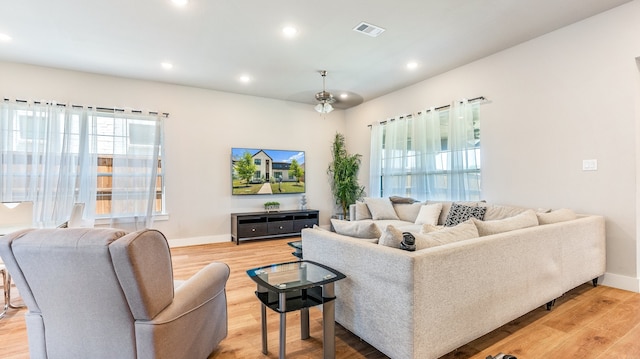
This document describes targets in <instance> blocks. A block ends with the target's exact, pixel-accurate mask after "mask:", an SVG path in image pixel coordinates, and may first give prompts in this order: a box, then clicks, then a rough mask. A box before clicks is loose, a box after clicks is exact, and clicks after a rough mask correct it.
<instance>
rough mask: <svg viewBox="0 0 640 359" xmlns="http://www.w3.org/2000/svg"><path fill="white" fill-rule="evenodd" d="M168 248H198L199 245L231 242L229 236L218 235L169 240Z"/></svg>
mask: <svg viewBox="0 0 640 359" xmlns="http://www.w3.org/2000/svg"><path fill="white" fill-rule="evenodd" d="M168 242H169V247H170V248H176V247H187V246H198V245H201V244H211V243H225V242H231V234H219V235H215V236H201V237H189V238H175V239H169V240H168Z"/></svg>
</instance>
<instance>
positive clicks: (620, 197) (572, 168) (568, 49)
mask: <svg viewBox="0 0 640 359" xmlns="http://www.w3.org/2000/svg"><path fill="white" fill-rule="evenodd" d="M638 19H640V1H634V2H632V3H629V4H627V5H624V6H621V7H619V8H616V9H613V10H612V11H609V12H606V13H603V14H601V15H598V16H595V17H592V18H590V19H587V20H585V21H582V22H579V23H576V24H573V25H571V26H568V27H565V28H563V29H560V30H558V31H555V32H552V33H550V34H547V35H546V36H542V37H540V38H537V39H534V40H532V41H529V42H527V43H524V44H521V45H518V46H515V47H513V48H511V49H508V50H506V51H502V52H500V53H497V54H495V55H493V56H489V57H487V58H484V59H482V60H479V61H476V62H474V63H471V64H468V65H466V66H463V67H460V68H458V69H455V70H453V71H450V72H448V73H445V74H443V75H441V76H437V77H435V78H432V79H429V80H426V81H424V82H421V83H419V84H416V85H414V86H411V87H408V88H405V89H402V90H399V91H397V92H394V93H392V94H389V95H386V96H383V97H380V98H377V99H375V100H373V101H369V102H366V103H364V104H362V105H360V106H358V107H357V108H354V109H351V110H348V111H347V113H346V126H347V133H349V134H350V135H351V137H352V141H351V142H350V150H351V151H354V152H358V153H362V154H365V159H366V158H368V154H369V138H368V135H369V131H368V130H367V127H366V126H367V125H368V124H370V123H372V122H374V121H381V120H384V119H386V118H389V117H394V116H396V115H400V114H404V113H408V112H415V111H418V110H421V109H424V108H427V107H429V106H432V105H433V106H438V105H443V104H448V103H450V102H451V101H452V100H454V99H460V98H464V97H466V98H472V97H476V96H485V97H486V98H488V99H489V100H490V103H488V104H485V105H483V106H482V107H481V137H482V143H481V146H482V156H483V157H482V166H483V168H482V176H483V177H482V180H483V196H484V198H485V199H486V200H487V201H489V202H493V203H502V204H513V205H523V206H530V207H551V208H559V207H568V208H572V209H574V210H576V211H578V212H582V213H594V214H602V215H604V216H605V217H606V224H607V276H605V283H608V284H610V285H614V286H618V287H622V288H627V289H630V290H634V291H639V290H640V284H639V281H638V277H639V275H638V273H639V271H640V269H639V268H640V264H639V263H638V262H639V259H638V257H639V255H638V253H640V250H638V247H639V245H638V230H637V226H638V224H637V222H638V221H637V220H636V217H637V213H638V212H637V206H638V205H637V203H638V198H637V196H638V195H637V192H638V191H637V189H638V183H637V176H636V174H637V172H638V155H637V153H638V150H637V148H638V144H637V138H639V137H638V130H637V127H636V126H637V124H638V122H639V120H638V114H637V108H636V103H637V102H638V92H639V91H640V90H639V86H640V85H639V83H640V81H639V75H638V66H637V65H636V57H638V56H640V42H639V41H638V34H640V21H638ZM478 41H482V39H478ZM583 159H597V160H598V171H595V172H585V171H582V160H583ZM367 173H368V164H365V166H364V168H363V172H362V175H361V180H362V182H363V183H368V178H367V177H366V174H367Z"/></svg>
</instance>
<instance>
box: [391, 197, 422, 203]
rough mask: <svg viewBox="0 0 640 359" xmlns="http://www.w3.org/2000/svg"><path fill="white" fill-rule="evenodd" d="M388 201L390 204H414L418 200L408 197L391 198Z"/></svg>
mask: <svg viewBox="0 0 640 359" xmlns="http://www.w3.org/2000/svg"><path fill="white" fill-rule="evenodd" d="M389 200H390V201H391V203H408V204H411V203H416V202H418V200H416V199H413V198H409V197H400V196H391V197H389Z"/></svg>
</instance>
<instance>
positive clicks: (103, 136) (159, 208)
mask: <svg viewBox="0 0 640 359" xmlns="http://www.w3.org/2000/svg"><path fill="white" fill-rule="evenodd" d="M95 121H96V125H97V126H96V127H97V131H96V133H95V145H96V148H97V163H98V167H97V183H96V184H97V192H96V217H97V218H101V217H111V216H116V217H118V216H122V215H125V213H126V212H127V210H123V209H122V207H123V206H124V208H126V207H127V204H123V203H120V207H121V209H118V208H117V207H118V206H114V203H115V202H116V201H119V202H122V200H117V199H114V192H116V193H123V192H126V193H127V194H126V197H128V198H138V199H140V200H141V201H144V199H145V198H146V197H147V196H148V188H147V186H146V184H145V182H144V181H145V178H146V174H145V173H146V172H147V171H148V170H149V168H148V164H147V162H148V161H149V160H150V157H149V155H150V152H151V151H154V148H155V147H154V145H155V136H156V135H155V131H156V128H155V127H156V124H155V121H156V120H155V118H152V119H151V120H145V119H140V118H129V117H127V116H124V115H123V114H114V115H110V114H101V115H99V116H96V118H95ZM159 150H160V151H161V148H160V149H159ZM114 164H115V166H116V167H115V168H114ZM155 171H156V175H155V178H156V180H155V189H154V194H153V195H154V197H155V200H154V204H153V211H152V213H153V214H161V213H163V212H164V172H163V169H162V156H161V153H160V154H159V155H158V160H157V165H156V168H155ZM114 173H115V176H117V177H118V178H119V180H118V179H115V180H114ZM141 181H142V182H141ZM115 198H117V196H116V197H115ZM125 202H126V201H125Z"/></svg>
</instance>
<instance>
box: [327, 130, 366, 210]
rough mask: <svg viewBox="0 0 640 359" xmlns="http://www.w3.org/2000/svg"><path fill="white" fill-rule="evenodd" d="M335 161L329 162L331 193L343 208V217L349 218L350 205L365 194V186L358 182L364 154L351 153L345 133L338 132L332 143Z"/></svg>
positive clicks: (332, 153)
mask: <svg viewBox="0 0 640 359" xmlns="http://www.w3.org/2000/svg"><path fill="white" fill-rule="evenodd" d="M331 155H332V157H333V161H332V162H331V163H330V164H329V168H328V169H327V174H328V175H329V184H330V185H331V193H332V194H333V198H334V200H335V203H336V205H338V206H339V208H340V209H341V210H342V218H347V213H348V212H349V205H351V204H354V203H356V201H357V200H358V199H360V198H362V196H364V186H360V184H359V183H358V171H359V170H360V162H361V157H362V155H360V154H353V155H351V154H349V153H348V152H347V148H346V145H345V139H344V135H343V134H340V133H336V136H335V138H334V140H333V143H332V145H331Z"/></svg>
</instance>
